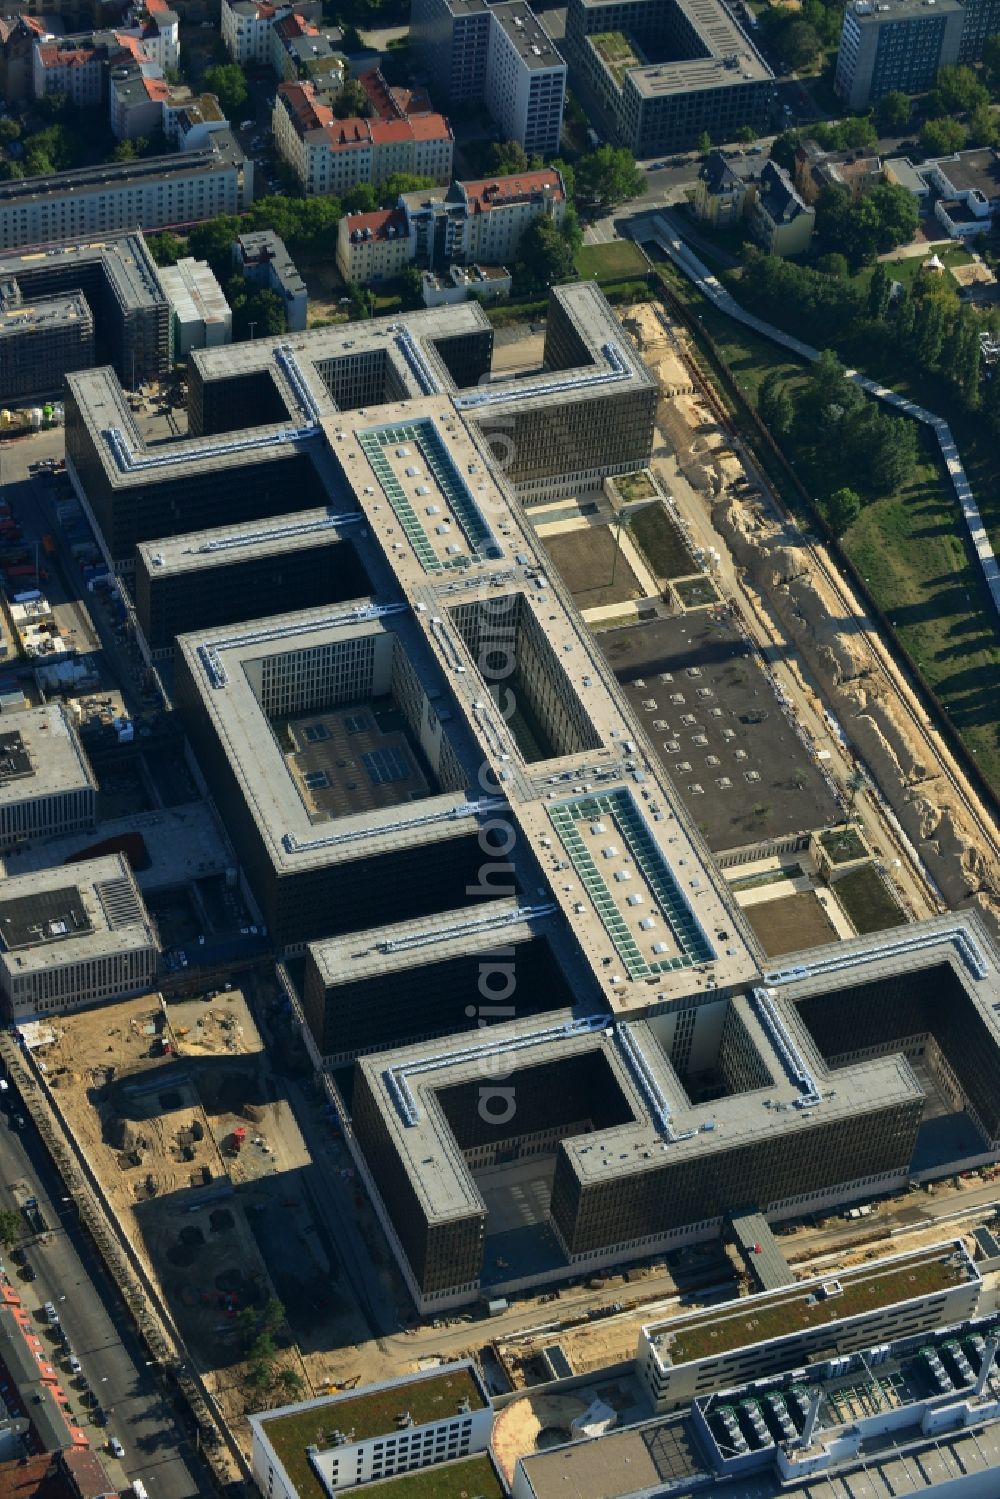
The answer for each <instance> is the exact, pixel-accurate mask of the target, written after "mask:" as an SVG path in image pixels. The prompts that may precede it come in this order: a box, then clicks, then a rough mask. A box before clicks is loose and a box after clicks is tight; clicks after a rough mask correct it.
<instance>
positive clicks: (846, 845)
mask: <svg viewBox="0 0 1000 1499" xmlns="http://www.w3.org/2000/svg"><path fill="white" fill-rule="evenodd" d="M819 841H820V843H821V844H822V846H823V850H824V852H825V853H827V854H828V855H829V857H830V862H831V864H847V863H849V862H850V860H851V859H864V858H867V856H868V850H867V849H866V848H865V845H864V842H863V840H862V838H861V834H860V833H859V832H858V830H857V828H851V827H846V828H828V829H827V831H826V832H825V833H821V834H820V840H819Z"/></svg>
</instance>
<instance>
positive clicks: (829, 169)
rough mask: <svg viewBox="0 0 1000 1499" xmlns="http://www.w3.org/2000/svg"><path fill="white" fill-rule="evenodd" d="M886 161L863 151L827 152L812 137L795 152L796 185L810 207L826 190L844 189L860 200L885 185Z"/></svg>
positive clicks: (805, 139)
mask: <svg viewBox="0 0 1000 1499" xmlns="http://www.w3.org/2000/svg"><path fill="white" fill-rule="evenodd" d="M884 171H885V168H884V166H883V162H882V158H881V156H879V155H878V154H877V153H875V152H873V153H872V154H871V155H870V156H866V155H864V154H863V153H862V152H860V151H850V150H847V151H827V150H825V149H824V147H823V146H821V145H820V144H819V142H818V141H816V140H813V139H812V137H811V136H806V137H805V138H804V139H803V140H800V141H799V144H798V145H797V146H796V148H795V167H794V173H793V177H794V183H795V186H796V188H797V189H798V191H799V192H800V193H801V194H802V196H803V197H804V198H805V200H806V202H807V203H813V202H814V201H815V200H816V198H817V197H818V195H819V194H820V193H821V192H822V191H823V189H824V188H825V187H844V188H846V189H847V191H848V192H849V193H850V195H851V197H852V198H858V197H860V195H861V194H862V193H864V192H867V190H868V189H869V188H870V187H874V186H876V184H877V183H879V182H881V181H882V178H883V174H884Z"/></svg>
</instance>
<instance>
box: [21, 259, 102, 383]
mask: <svg viewBox="0 0 1000 1499" xmlns="http://www.w3.org/2000/svg"><path fill="white" fill-rule="evenodd" d="M93 363H94V318H93V314H92V313H91V310H90V308H89V307H88V305H87V299H86V298H85V297H84V295H83V293H82V292H80V291H66V292H61V293H59V294H57V295H56V296H51V297H41V298H39V299H38V300H37V301H32V302H31V303H29V304H26V303H25V300H24V296H23V293H22V291H21V288H20V286H19V285H18V283H17V282H16V281H14V280H0V401H2V402H3V403H4V404H5V405H8V404H11V405H12V404H14V403H15V402H18V403H23V402H25V401H27V400H29V399H30V398H32V397H35V398H41V397H43V396H59V397H60V398H61V396H62V388H63V380H64V378H65V376H66V375H68V374H69V373H70V372H71V371H72V370H85V369H90V368H91V366H92V365H93Z"/></svg>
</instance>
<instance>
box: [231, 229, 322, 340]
mask: <svg viewBox="0 0 1000 1499" xmlns="http://www.w3.org/2000/svg"><path fill="white" fill-rule="evenodd" d="M233 260H234V261H235V262H236V265H237V268H238V269H239V270H240V271H242V273H243V275H244V276H245V277H246V279H247V280H248V281H249V282H250V283H251V285H252V286H257V287H267V288H268V289H269V290H270V291H273V292H277V294H278V296H279V297H280V298H281V301H282V305H283V306H284V309H285V322H286V324H287V326H288V331H289V333H301V332H302V331H303V329H304V328H305V326H306V321H307V318H308V311H309V298H308V293H307V291H306V284H305V282H304V281H303V279H302V277H301V276H300V274H299V272H298V270H297V269H296V266H295V263H294V261H293V260H292V257H291V256H290V255H289V253H288V251H287V250H286V248H285V242H284V240H283V239H281V238H280V236H279V235H277V234H275V233H274V231H273V230H272V229H258V230H255V231H253V232H252V233H249V234H241V235H240V237H239V239H238V240H237V241H236V243H235V244H234V246H233Z"/></svg>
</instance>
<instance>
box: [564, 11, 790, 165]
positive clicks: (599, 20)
mask: <svg viewBox="0 0 1000 1499" xmlns="http://www.w3.org/2000/svg"><path fill="white" fill-rule="evenodd" d="M566 55H567V57H568V59H569V63H570V66H571V67H572V69H573V72H574V78H575V81H576V86H577V87H578V88H579V89H580V91H581V93H582V96H583V98H584V99H585V100H586V102H587V103H588V105H590V107H591V108H592V109H593V111H594V112H595V118H596V119H597V120H598V121H599V122H601V123H603V126H604V129H605V130H606V131H607V133H608V134H609V135H610V136H611V137H612V139H613V140H615V141H617V142H618V144H619V145H623V146H628V147H630V149H631V150H633V151H634V152H635V154H636V156H639V157H642V156H650V155H653V154H654V153H656V152H660V151H675V150H680V149H684V148H686V147H689V146H692V145H694V143H695V141H696V140H697V139H698V137H699V136H700V135H701V134H702V132H703V131H707V132H708V133H709V135H711V136H713V137H715V138H716V139H718V140H731V139H732V138H733V137H734V135H735V134H736V131H737V130H738V128H739V127H740V126H741V125H752V126H753V127H754V128H755V129H757V130H763V129H764V128H765V126H766V125H767V123H768V120H769V118H770V114H771V108H772V103H773V98H774V79H773V75H772V73H771V70H770V68H769V67H768V66H767V64H766V63H765V62H764V60H763V58H762V57H761V55H760V53H759V52H758V51H757V49H756V47H755V46H754V45H753V43H752V42H751V41H750V39H749V37H748V36H747V35H746V33H745V32H744V31H743V30H742V28H741V27H740V26H739V24H738V23H737V21H736V20H735V19H734V15H733V11H732V9H731V8H730V7H729V6H727V5H725V4H723V3H722V0H665V3H664V0H570V5H569V10H568V12H567V17H566Z"/></svg>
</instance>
